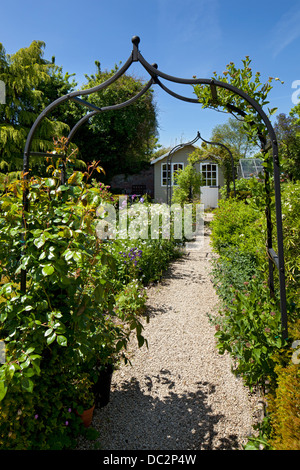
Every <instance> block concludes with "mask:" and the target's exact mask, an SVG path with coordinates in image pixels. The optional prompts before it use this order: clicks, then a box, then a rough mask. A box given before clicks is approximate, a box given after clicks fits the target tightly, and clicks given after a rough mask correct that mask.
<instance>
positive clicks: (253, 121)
mask: <svg viewBox="0 0 300 470" xmlns="http://www.w3.org/2000/svg"><path fill="white" fill-rule="evenodd" d="M139 43H140V38H139V37H138V36H134V37H133V38H132V44H133V48H132V52H131V54H130V56H129V58H128V59H127V61H126V62H125V63H124V65H123V66H122V67H121V68H120V69H119V70H118V71H117V72H116V73H115V74H114V75H113V76H112V77H110V78H109V79H108V80H107V81H105V82H103V83H101V84H100V85H97V86H95V87H93V88H89V89H86V90H78V91H74V92H72V93H69V94H66V95H64V96H62V97H60V98H58V99H57V100H55V101H53V102H52V103H51V104H50V105H49V106H47V107H46V108H45V109H44V110H43V111H42V113H41V114H40V115H39V116H38V117H37V119H36V121H35V122H34V124H33V126H32V128H31V130H30V132H29V134H28V137H27V141H26V144H25V149H24V159H23V178H24V180H28V179H29V176H30V171H29V160H30V155H33V154H34V155H40V156H45V155H49V154H46V153H43V152H32V151H31V144H32V140H33V137H34V134H35V132H36V130H37V128H38V126H39V124H40V123H41V121H42V120H43V119H44V118H45V117H46V116H47V115H48V114H50V113H51V111H52V110H53V109H54V108H56V107H57V106H59V105H60V104H61V103H63V102H66V101H75V102H76V103H79V104H80V105H82V106H84V107H87V108H88V109H89V110H90V112H88V113H87V114H86V115H85V116H84V117H83V118H81V119H80V120H79V121H78V122H77V124H76V125H75V126H74V127H73V128H72V129H71V131H70V133H69V136H68V142H69V143H70V142H71V141H72V139H73V137H74V135H75V133H76V131H77V130H78V129H79V128H80V126H82V125H83V124H84V123H85V122H87V121H88V120H89V119H91V118H92V117H93V116H95V115H97V114H98V113H104V112H106V111H113V110H115V111H117V110H119V109H121V108H123V107H125V106H130V104H132V103H133V102H134V101H136V100H138V99H139V98H140V97H141V96H142V95H143V94H144V93H146V92H147V90H148V89H149V88H150V87H151V86H152V85H158V86H159V87H160V88H161V89H163V90H164V91H165V92H166V93H168V94H170V95H171V96H173V97H174V98H176V99H179V100H182V101H186V102H189V103H197V104H198V105H199V103H200V104H202V106H203V107H212V108H215V109H218V107H223V108H225V109H226V110H227V111H228V112H231V113H235V114H238V115H239V116H240V117H241V118H242V119H243V120H244V121H245V122H246V123H247V125H248V126H249V127H250V128H251V129H253V130H254V134H256V136H257V138H258V139H259V140H260V144H261V151H262V153H263V155H264V160H265V162H264V165H265V193H266V219H267V255H268V259H269V288H270V291H271V293H274V267H276V268H277V269H278V272H279V291H280V308H281V324H282V334H283V337H284V338H285V339H286V338H287V336H288V327H287V303H286V286H285V266H284V252H283V232H282V213H281V190H280V166H279V157H278V144H277V139H276V134H275V131H274V129H273V127H272V124H271V122H270V120H269V118H268V117H267V115H266V113H265V112H264V111H263V109H262V106H261V105H260V104H259V103H258V101H257V100H255V99H254V98H253V97H251V96H250V95H249V94H248V93H246V92H245V91H243V90H242V89H241V88H239V87H238V86H235V85H232V84H231V83H228V82H227V81H226V80H224V81H223V80H220V79H209V78H195V77H194V78H192V79H187V78H179V77H174V76H171V75H168V74H166V73H164V72H162V71H160V70H159V69H158V66H157V64H152V65H151V64H150V63H148V62H147V61H146V60H145V58H144V57H143V56H142V54H141V53H140V51H139V48H138V45H139ZM134 62H139V63H140V64H141V65H142V66H143V67H144V69H145V70H146V71H147V72H148V74H149V75H150V79H149V81H148V82H147V84H146V85H145V86H144V88H143V89H142V90H141V91H140V92H139V93H138V94H137V95H136V96H134V97H132V98H131V99H129V100H127V101H125V102H123V103H118V104H115V105H112V106H107V107H103V108H99V107H97V106H95V105H93V104H91V103H89V102H88V101H85V100H83V99H82V98H81V97H82V96H87V95H90V94H92V93H96V92H101V90H104V89H105V88H107V87H108V86H110V85H111V84H112V83H114V82H115V81H116V80H118V78H119V77H121V76H122V75H123V74H125V72H126V71H127V70H128V69H129V67H130V66H131V64H132V63H134ZM245 66H247V63H246V64H245ZM231 67H232V65H231ZM256 78H257V77H256ZM161 79H164V80H166V81H168V82H172V83H178V84H182V85H191V86H193V87H194V90H195V93H196V95H198V98H189V97H186V96H182V95H180V94H178V93H175V92H174V91H172V90H171V89H169V88H168V87H167V86H166V85H165V83H163V82H162V80H161ZM225 92H226V93H227V96H230V97H231V98H230V99H224V96H225V95H224V93H225ZM219 93H220V95H219ZM254 95H255V93H254ZM62 171H63V170H62ZM271 172H273V177H274V187H275V211H276V228H277V250H278V253H276V252H275V250H274V248H273V230H272V221H271V202H270V201H271V197H270V174H271ZM62 176H63V177H62V181H63V182H65V179H64V175H62ZM23 208H24V217H25V218H26V212H27V211H28V210H29V205H28V189H26V185H25V189H24V193H23ZM21 289H22V290H23V291H24V292H25V291H26V271H25V270H22V271H21Z"/></svg>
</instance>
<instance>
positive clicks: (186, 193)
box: [172, 163, 201, 205]
mask: <svg viewBox="0 0 300 470" xmlns="http://www.w3.org/2000/svg"><path fill="white" fill-rule="evenodd" d="M176 173H177V174H176V175H175V179H176V186H174V188H173V195H172V203H174V204H180V205H183V204H184V203H191V202H193V201H195V200H198V201H199V198H200V186H201V175H200V173H199V172H198V171H197V170H196V168H195V167H194V165H192V164H191V163H189V164H188V165H186V167H185V168H184V169H183V170H178V171H177V172H176Z"/></svg>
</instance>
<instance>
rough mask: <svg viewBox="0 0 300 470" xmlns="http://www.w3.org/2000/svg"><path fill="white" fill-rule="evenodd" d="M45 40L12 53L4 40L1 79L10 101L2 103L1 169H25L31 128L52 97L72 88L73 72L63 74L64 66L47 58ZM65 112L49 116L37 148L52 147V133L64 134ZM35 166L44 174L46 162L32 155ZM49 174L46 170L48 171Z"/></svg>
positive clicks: (34, 144) (39, 132) (34, 145)
mask: <svg viewBox="0 0 300 470" xmlns="http://www.w3.org/2000/svg"><path fill="white" fill-rule="evenodd" d="M44 47H45V44H44V43H43V42H41V41H33V42H32V44H31V45H30V46H29V47H27V48H22V49H20V50H19V51H17V52H16V53H15V54H12V55H9V54H6V53H5V50H4V48H3V46H2V44H0V49H1V54H0V80H2V81H3V82H4V83H5V86H6V104H5V105H1V107H0V168H1V171H9V172H11V171H17V170H21V169H22V163H23V152H24V147H25V142H26V139H27V135H28V133H29V130H30V128H31V126H32V124H33V123H34V121H35V119H36V118H37V117H38V115H39V114H40V112H41V111H42V110H43V109H44V108H45V107H46V106H47V105H48V104H49V101H52V100H53V99H55V98H57V97H59V96H62V95H63V94H65V93H67V92H69V91H71V89H72V87H73V86H74V85H75V84H74V83H73V82H72V83H70V81H69V79H70V75H68V74H66V75H65V76H64V77H63V76H62V73H61V69H60V68H58V67H56V66H55V64H54V63H50V62H49V61H46V60H45V59H43V49H44ZM63 121H64V120H63V119H62V115H61V114H60V116H58V115H56V116H54V119H52V120H50V118H48V117H45V119H44V120H43V122H42V123H41V126H40V127H39V129H38V130H37V133H36V135H35V138H34V139H33V142H32V150H33V151H47V150H49V149H51V148H52V136H53V135H62V134H63V133H64V132H66V131H67V129H68V126H67V124H65V123H64V122H63ZM30 164H31V168H35V170H36V171H39V172H40V174H43V173H42V172H44V171H45V165H44V163H43V162H41V160H40V158H36V157H31V159H30ZM44 174H45V173H44Z"/></svg>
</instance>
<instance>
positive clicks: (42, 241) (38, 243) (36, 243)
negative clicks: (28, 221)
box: [33, 234, 46, 248]
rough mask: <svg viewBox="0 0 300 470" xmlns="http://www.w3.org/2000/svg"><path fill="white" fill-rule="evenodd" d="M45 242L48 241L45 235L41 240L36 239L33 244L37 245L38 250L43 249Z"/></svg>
mask: <svg viewBox="0 0 300 470" xmlns="http://www.w3.org/2000/svg"><path fill="white" fill-rule="evenodd" d="M45 241H46V237H45V235H44V234H42V235H41V236H40V238H36V239H35V240H34V242H33V243H34V244H35V246H36V247H37V248H41V247H42V246H43V245H44V244H45Z"/></svg>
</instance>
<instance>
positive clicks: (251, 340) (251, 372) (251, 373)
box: [216, 277, 284, 387]
mask: <svg viewBox="0 0 300 470" xmlns="http://www.w3.org/2000/svg"><path fill="white" fill-rule="evenodd" d="M244 284H245V285H244V290H243V291H237V290H233V294H234V295H233V298H232V301H231V302H232V303H229V304H228V307H227V308H226V309H225V310H224V313H223V316H221V318H220V324H219V329H218V331H217V333H216V338H217V340H218V348H219V351H220V352H221V353H224V352H225V351H229V352H230V354H231V355H232V357H233V358H234V360H235V361H236V367H235V370H234V371H235V373H236V374H239V375H241V376H242V377H243V379H244V382H245V384H246V385H248V386H250V387H253V386H256V385H257V384H264V382H265V381H266V380H267V379H273V380H274V378H275V377H276V376H275V374H274V367H275V363H274V360H273V354H274V352H275V351H276V350H278V349H281V348H282V347H283V346H284V344H283V341H282V337H281V323H280V310H279V306H278V302H276V301H275V300H274V299H272V298H270V293H269V290H268V288H267V285H266V284H265V283H263V282H262V280H261V278H255V277H254V279H251V281H249V282H245V283H244Z"/></svg>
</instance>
